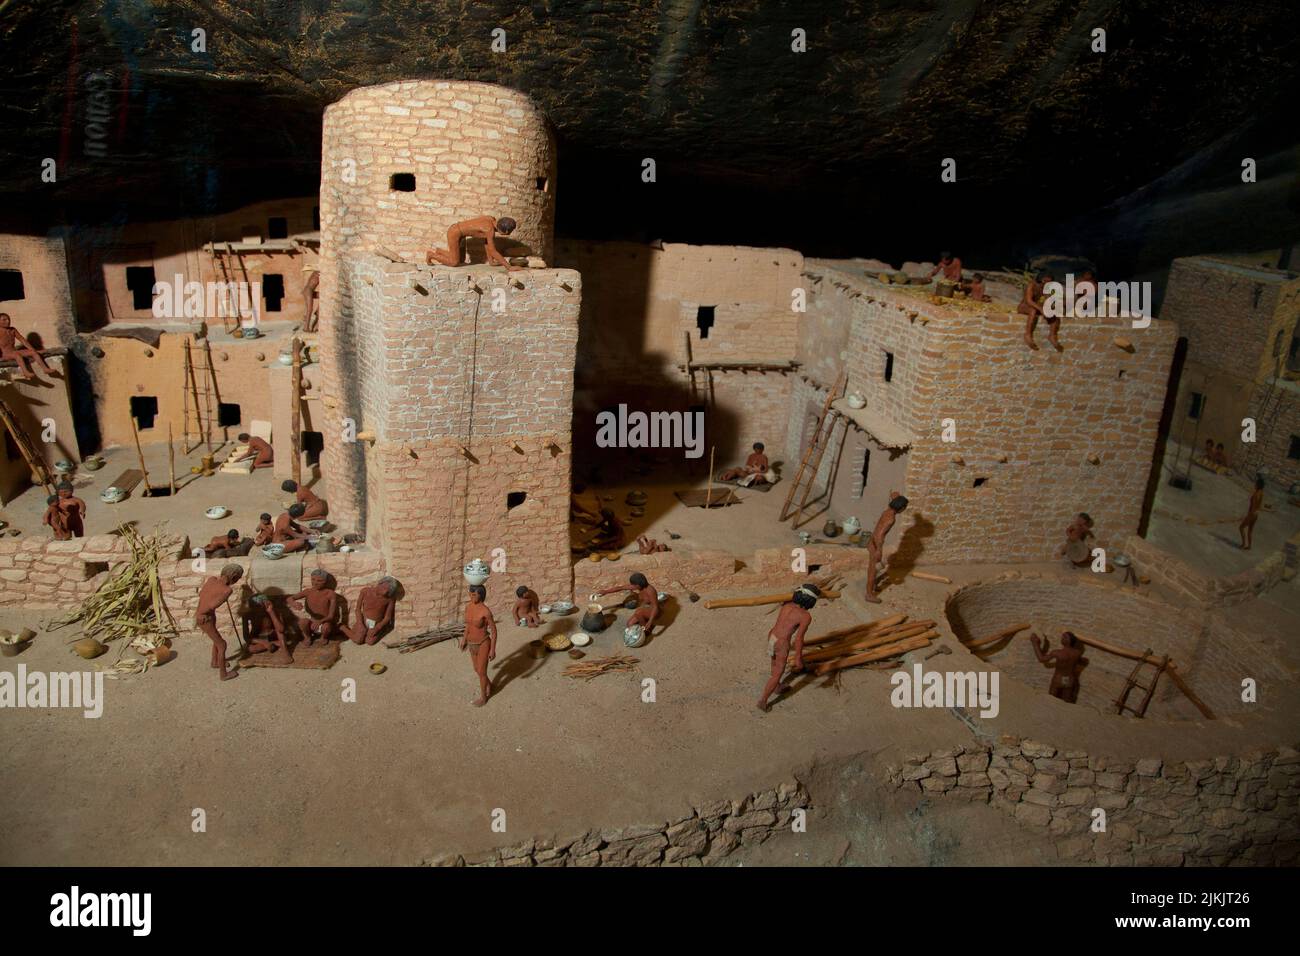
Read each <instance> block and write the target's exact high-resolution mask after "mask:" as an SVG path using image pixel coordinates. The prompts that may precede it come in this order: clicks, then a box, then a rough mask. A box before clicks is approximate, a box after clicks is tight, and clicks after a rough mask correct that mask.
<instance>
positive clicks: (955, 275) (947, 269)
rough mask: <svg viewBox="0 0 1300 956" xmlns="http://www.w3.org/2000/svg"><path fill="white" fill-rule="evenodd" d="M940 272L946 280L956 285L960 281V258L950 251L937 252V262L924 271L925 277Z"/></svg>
mask: <svg viewBox="0 0 1300 956" xmlns="http://www.w3.org/2000/svg"><path fill="white" fill-rule="evenodd" d="M940 272H942V273H943V277H944V279H945V280H946V281H948V282H951V283H953V284H954V285H956V284H957V283H960V282H961V260H960V259H958V258H957V257H956V256H954V255H953V254H952V253H951V252H941V253H939V264H938V265H937V266H935V267H934V268H933V269H931V270H930V271H929V272H927V273H926V275H925V277H926V278H927V279H933V278H934V277H935V276H936V275H937V274H938V273H940Z"/></svg>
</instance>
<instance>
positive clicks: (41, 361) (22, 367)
mask: <svg viewBox="0 0 1300 956" xmlns="http://www.w3.org/2000/svg"><path fill="white" fill-rule="evenodd" d="M0 359H9V360H11V361H13V362H16V363H17V364H18V377H19V378H23V379H28V380H30V379H33V378H35V377H36V375H35V374H34V373H33V372H32V362H33V361H35V362H36V363H37V364H38V365H40V367H41V371H43V372H44V373H45V374H46V375H53V374H54V369H52V368H50V365H49V363H48V362H46V361H45V356H43V355H42V354H41V353H40V352H38V351H36V349H34V348H32V344H31V343H30V342H28V341H27V339H26V338H24V336H23V334H22V333H21V332H19V331H18V330H17V329H15V328H14V327H13V325H12V323H11V321H10V319H9V313H8V312H0Z"/></svg>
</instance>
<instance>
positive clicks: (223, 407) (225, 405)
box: [217, 402, 244, 428]
mask: <svg viewBox="0 0 1300 956" xmlns="http://www.w3.org/2000/svg"><path fill="white" fill-rule="evenodd" d="M243 418H244V415H243V412H242V411H241V410H240V408H239V406H238V405H236V404H235V403H234V402H217V427H218V428H234V427H235V426H236V425H238V424H239V423H240V422H241V421H243Z"/></svg>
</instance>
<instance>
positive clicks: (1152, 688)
mask: <svg viewBox="0 0 1300 956" xmlns="http://www.w3.org/2000/svg"><path fill="white" fill-rule="evenodd" d="M1151 656H1152V652H1151V648H1149V647H1148V648H1147V649H1146V653H1145V654H1143V655H1142V660H1140V661H1138V662H1137V663H1136V664H1135V665H1134V666H1133V671H1132V673H1130V674H1129V675H1128V680H1126V681H1125V682H1124V689H1123V690H1122V691H1120V695H1119V698H1118V699H1117V700H1116V701H1115V713H1117V714H1122V713H1124V711H1126V710H1127V711H1128V712H1129V713H1130V714H1132V715H1133V716H1134V717H1145V716H1146V712H1147V705H1148V704H1150V703H1151V698H1152V697H1153V696H1155V692H1156V685H1157V684H1158V683H1160V675H1161V674H1163V673H1164V672H1165V668H1166V667H1168V666H1169V655H1168V654H1166V655H1165V656H1164V657H1162V658H1160V663H1159V664H1153V663H1152V662H1151V660H1150V658H1151ZM1144 667H1152V668H1154V669H1155V676H1154V677H1152V678H1151V683H1150V684H1143V683H1141V682H1140V681H1138V674H1140V673H1141V672H1142V668H1144ZM1135 688H1140V689H1142V690H1144V691H1146V696H1145V697H1143V698H1142V703H1140V704H1138V705H1137V706H1136V707H1130V706H1129V705H1128V695H1129V694H1131V693H1132V692H1133V690H1134V689H1135Z"/></svg>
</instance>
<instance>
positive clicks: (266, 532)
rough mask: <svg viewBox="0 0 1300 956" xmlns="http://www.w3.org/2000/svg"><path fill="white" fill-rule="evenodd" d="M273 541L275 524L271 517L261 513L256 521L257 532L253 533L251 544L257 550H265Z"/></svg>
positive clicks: (266, 513)
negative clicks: (257, 548) (255, 546)
mask: <svg viewBox="0 0 1300 956" xmlns="http://www.w3.org/2000/svg"><path fill="white" fill-rule="evenodd" d="M274 540H275V523H274V522H273V521H272V520H271V515H270V514H269V513H268V512H265V511H263V512H262V515H261V517H260V518H259V519H258V525H257V530H256V531H254V532H253V544H255V545H257V546H258V547H259V548H265V547H266V546H267V545H268V544H270V543H271V542H273V541H274Z"/></svg>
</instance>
